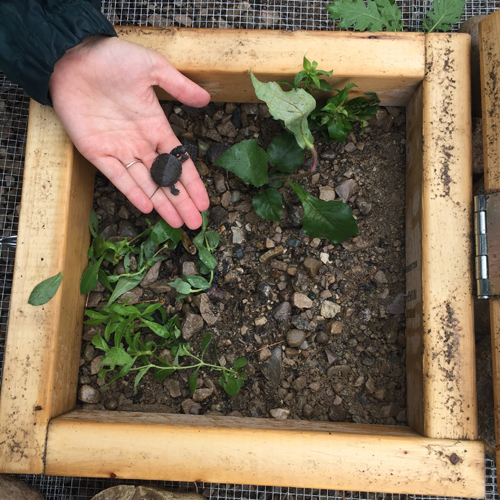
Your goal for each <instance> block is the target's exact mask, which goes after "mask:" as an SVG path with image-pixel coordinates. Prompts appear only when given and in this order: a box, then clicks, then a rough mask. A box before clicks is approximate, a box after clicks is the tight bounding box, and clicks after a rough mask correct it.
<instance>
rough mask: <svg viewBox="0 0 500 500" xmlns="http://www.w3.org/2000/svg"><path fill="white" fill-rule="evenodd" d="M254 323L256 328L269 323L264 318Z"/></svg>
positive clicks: (257, 319)
mask: <svg viewBox="0 0 500 500" xmlns="http://www.w3.org/2000/svg"><path fill="white" fill-rule="evenodd" d="M254 323H255V326H264V325H265V324H266V323H267V319H266V318H264V317H263V316H262V317H260V318H256V319H255V321H254Z"/></svg>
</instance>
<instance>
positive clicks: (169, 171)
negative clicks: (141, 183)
mask: <svg viewBox="0 0 500 500" xmlns="http://www.w3.org/2000/svg"><path fill="white" fill-rule="evenodd" d="M181 174H182V163H181V162H180V161H179V159H178V158H177V157H175V156H174V155H171V154H169V153H162V154H160V155H158V156H157V157H156V158H155V159H154V161H153V165H152V166H151V177H152V178H153V180H154V181H155V182H156V184H158V186H162V187H170V186H173V185H174V184H175V183H176V182H177V181H178V180H179V179H180V178H181Z"/></svg>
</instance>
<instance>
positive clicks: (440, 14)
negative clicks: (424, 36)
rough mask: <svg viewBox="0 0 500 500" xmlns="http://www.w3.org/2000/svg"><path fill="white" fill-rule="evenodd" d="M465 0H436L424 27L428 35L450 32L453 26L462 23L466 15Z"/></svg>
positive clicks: (427, 13) (428, 13) (427, 14)
mask: <svg viewBox="0 0 500 500" xmlns="http://www.w3.org/2000/svg"><path fill="white" fill-rule="evenodd" d="M465 3H466V2H465V0H434V1H433V2H432V12H429V11H427V12H426V13H425V15H426V16H427V17H428V19H424V22H423V25H424V28H425V31H426V32H427V33H432V32H433V31H436V30H440V31H450V30H451V29H452V27H451V25H452V24H456V23H458V22H459V21H460V18H461V17H462V14H463V13H464V8H465Z"/></svg>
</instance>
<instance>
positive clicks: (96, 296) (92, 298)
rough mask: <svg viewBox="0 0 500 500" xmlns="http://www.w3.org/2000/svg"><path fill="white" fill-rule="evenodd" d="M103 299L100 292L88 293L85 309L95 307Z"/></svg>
mask: <svg viewBox="0 0 500 500" xmlns="http://www.w3.org/2000/svg"><path fill="white" fill-rule="evenodd" d="M103 298H104V294H103V293H101V292H90V293H89V299H88V301H87V305H86V306H85V307H88V308H91V307H97V306H98V304H99V302H101V300H102V299H103Z"/></svg>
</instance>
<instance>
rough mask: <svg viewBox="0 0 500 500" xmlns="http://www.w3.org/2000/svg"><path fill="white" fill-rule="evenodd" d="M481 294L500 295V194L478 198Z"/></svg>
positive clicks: (476, 226) (476, 229) (476, 223)
mask: <svg viewBox="0 0 500 500" xmlns="http://www.w3.org/2000/svg"><path fill="white" fill-rule="evenodd" d="M474 233H475V239H476V284H477V296H478V298H480V299H489V298H490V297H492V296H495V295H500V193H489V194H481V195H478V196H475V197H474Z"/></svg>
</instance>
